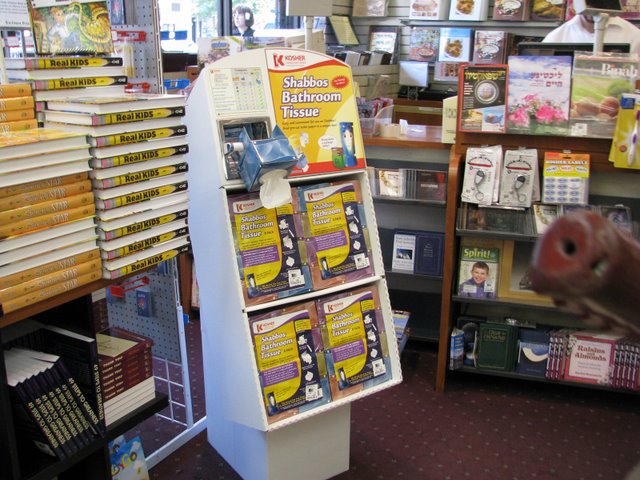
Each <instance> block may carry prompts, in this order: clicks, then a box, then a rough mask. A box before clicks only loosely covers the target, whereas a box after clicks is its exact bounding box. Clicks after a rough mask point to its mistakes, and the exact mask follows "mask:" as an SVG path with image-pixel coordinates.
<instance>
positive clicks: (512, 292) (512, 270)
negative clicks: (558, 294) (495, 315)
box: [498, 240, 553, 305]
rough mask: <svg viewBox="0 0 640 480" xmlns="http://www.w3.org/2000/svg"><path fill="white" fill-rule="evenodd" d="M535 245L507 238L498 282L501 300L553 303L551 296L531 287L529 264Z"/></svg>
mask: <svg viewBox="0 0 640 480" xmlns="http://www.w3.org/2000/svg"><path fill="white" fill-rule="evenodd" d="M534 245H535V244H534V243H533V242H515V241H513V240H505V242H504V244H503V248H502V261H501V262H500V283H499V284H498V298H500V299H501V300H526V301H527V302H531V303H539V304H542V305H553V301H552V300H551V298H550V297H547V296H543V295H538V294H537V293H536V292H534V291H533V290H532V289H531V281H530V280H529V265H530V264H531V257H532V255H533V247H534Z"/></svg>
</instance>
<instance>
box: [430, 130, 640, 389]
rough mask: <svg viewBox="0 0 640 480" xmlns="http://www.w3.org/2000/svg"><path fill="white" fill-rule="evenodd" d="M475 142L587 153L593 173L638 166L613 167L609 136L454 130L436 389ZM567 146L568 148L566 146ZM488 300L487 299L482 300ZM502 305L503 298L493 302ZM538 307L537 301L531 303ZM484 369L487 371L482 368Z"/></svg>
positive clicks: (442, 378) (443, 371)
mask: <svg viewBox="0 0 640 480" xmlns="http://www.w3.org/2000/svg"><path fill="white" fill-rule="evenodd" d="M479 145H502V146H503V148H504V149H507V150H511V149H517V148H519V147H522V146H526V147H528V148H537V149H538V159H539V161H540V162H541V161H542V160H543V157H544V152H545V151H553V150H555V151H566V150H571V152H573V153H588V154H590V160H591V162H590V163H591V168H590V171H591V173H592V174H593V173H596V174H601V173H604V174H612V173H618V174H621V173H623V174H630V175H633V174H639V173H640V171H639V170H624V171H622V170H620V169H617V168H614V167H613V164H611V163H610V162H609V160H608V156H609V149H610V147H611V140H610V139H600V138H582V137H554V136H534V135H508V134H486V133H465V132H457V135H456V144H455V145H453V146H452V148H451V153H450V157H449V160H450V161H449V171H448V173H449V176H448V186H447V211H446V221H445V249H444V256H445V258H444V275H443V280H442V305H441V319H440V341H439V346H438V365H437V370H436V385H435V387H436V391H437V392H444V389H445V384H446V375H447V371H448V366H449V362H448V360H449V336H450V334H451V329H452V327H453V321H454V318H455V317H454V309H457V306H456V303H457V302H454V298H453V297H454V292H455V281H456V274H457V271H458V246H459V235H458V234H457V232H456V220H457V212H458V208H459V207H460V190H461V186H462V179H463V175H464V157H465V154H466V151H467V148H468V147H470V146H479ZM567 147H570V148H567ZM485 303H487V304H489V302H488V301H487V302H485ZM497 303H500V304H502V305H504V304H505V302H496V304H497ZM511 303H512V304H513V307H514V308H522V307H523V306H525V307H526V306H527V305H528V304H527V303H522V304H520V303H517V304H516V303H514V302H511ZM532 306H533V307H535V308H541V307H540V306H538V305H532ZM482 373H487V372H482Z"/></svg>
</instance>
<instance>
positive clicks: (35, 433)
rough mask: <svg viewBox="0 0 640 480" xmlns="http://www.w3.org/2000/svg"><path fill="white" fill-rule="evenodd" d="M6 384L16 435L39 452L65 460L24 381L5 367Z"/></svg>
mask: <svg viewBox="0 0 640 480" xmlns="http://www.w3.org/2000/svg"><path fill="white" fill-rule="evenodd" d="M7 384H8V385H9V387H10V391H11V394H12V397H13V407H14V408H13V411H14V414H15V420H16V429H17V432H18V435H21V436H24V437H27V438H28V439H29V440H30V441H32V442H33V443H34V444H35V446H36V447H37V448H38V450H40V451H41V452H43V453H45V454H47V455H50V456H54V457H57V458H58V459H60V460H64V459H65V458H67V454H66V453H65V451H64V450H63V449H62V446H61V445H60V442H59V440H58V438H57V436H56V435H55V434H54V432H53V430H52V429H51V428H50V426H49V423H48V422H47V421H46V415H43V412H42V411H41V409H40V408H39V407H38V405H36V402H35V399H34V398H33V396H32V394H31V391H30V390H29V389H27V388H26V386H25V384H24V379H23V378H22V377H21V376H20V375H16V373H14V372H12V371H10V369H9V366H7Z"/></svg>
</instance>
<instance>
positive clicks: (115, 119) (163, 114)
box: [96, 107, 185, 125]
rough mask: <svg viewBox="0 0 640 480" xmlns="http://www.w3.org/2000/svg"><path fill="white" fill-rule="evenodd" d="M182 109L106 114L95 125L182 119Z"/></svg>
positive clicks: (172, 108) (155, 109) (156, 109)
mask: <svg viewBox="0 0 640 480" xmlns="http://www.w3.org/2000/svg"><path fill="white" fill-rule="evenodd" d="M184 113H185V110H184V107H171V108H151V109H147V110H133V111H131V112H118V113H107V114H105V115H101V116H98V117H97V118H98V120H99V121H98V122H97V123H96V124H97V125H112V124H118V123H128V122H140V121H143V120H153V119H154V118H170V117H182V116H183V115H184Z"/></svg>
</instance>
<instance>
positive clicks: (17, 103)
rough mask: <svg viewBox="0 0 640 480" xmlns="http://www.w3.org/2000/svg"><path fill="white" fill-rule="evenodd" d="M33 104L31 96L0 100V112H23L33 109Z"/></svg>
mask: <svg viewBox="0 0 640 480" xmlns="http://www.w3.org/2000/svg"><path fill="white" fill-rule="evenodd" d="M34 106H35V103H34V101H33V97H32V96H30V95H29V96H26V97H13V98H0V111H5V112H6V111H9V110H24V109H27V108H33V107H34Z"/></svg>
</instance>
